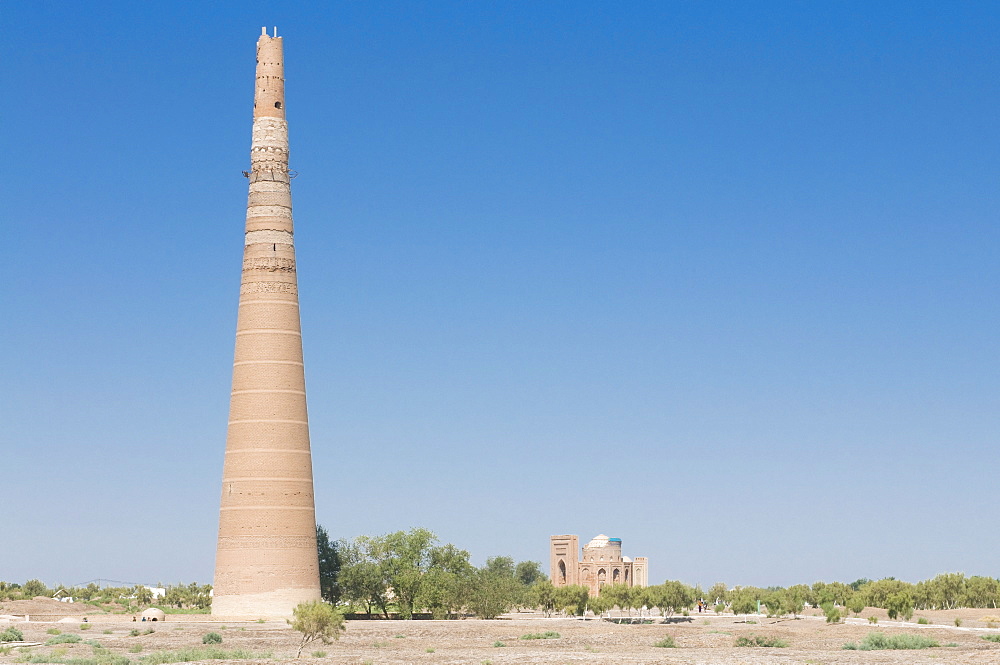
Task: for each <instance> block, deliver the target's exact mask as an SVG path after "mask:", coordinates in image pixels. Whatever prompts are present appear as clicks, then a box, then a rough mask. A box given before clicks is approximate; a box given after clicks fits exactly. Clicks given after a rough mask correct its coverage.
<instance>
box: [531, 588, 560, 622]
mask: <svg viewBox="0 0 1000 665" xmlns="http://www.w3.org/2000/svg"><path fill="white" fill-rule="evenodd" d="M530 598H531V604H532V605H534V606H535V607H537V608H538V609H540V610H542V612H544V613H545V616H546V617H550V616H552V613H553V612H554V611H555V609H556V588H555V586H554V585H553V584H552V582H551V581H550V580H541V581H539V582H535V584H533V585H532V587H531V594H530Z"/></svg>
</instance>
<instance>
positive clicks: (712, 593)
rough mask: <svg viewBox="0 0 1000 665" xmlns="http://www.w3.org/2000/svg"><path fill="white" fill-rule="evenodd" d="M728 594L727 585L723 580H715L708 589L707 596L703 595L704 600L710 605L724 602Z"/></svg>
mask: <svg viewBox="0 0 1000 665" xmlns="http://www.w3.org/2000/svg"><path fill="white" fill-rule="evenodd" d="M728 596H729V587H727V586H726V585H725V583H723V582H716V583H715V584H713V585H712V587H711V588H710V589H709V590H708V596H706V597H705V600H707V601H708V602H709V603H711V604H712V605H716V604H718V603H725V602H726V600H728Z"/></svg>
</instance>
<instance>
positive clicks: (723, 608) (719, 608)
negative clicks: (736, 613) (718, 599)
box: [714, 603, 726, 614]
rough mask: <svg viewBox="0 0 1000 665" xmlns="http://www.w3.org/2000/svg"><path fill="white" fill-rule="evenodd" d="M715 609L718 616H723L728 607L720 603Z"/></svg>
mask: <svg viewBox="0 0 1000 665" xmlns="http://www.w3.org/2000/svg"><path fill="white" fill-rule="evenodd" d="M714 609H715V613H716V614H722V613H723V612H725V611H726V606H725V605H723V604H722V603H719V604H718V605H716V606H715V608H714Z"/></svg>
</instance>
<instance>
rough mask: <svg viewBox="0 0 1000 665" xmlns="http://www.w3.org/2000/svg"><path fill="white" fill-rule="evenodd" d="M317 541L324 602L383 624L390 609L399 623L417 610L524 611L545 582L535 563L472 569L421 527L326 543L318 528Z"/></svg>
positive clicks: (505, 561)
mask: <svg viewBox="0 0 1000 665" xmlns="http://www.w3.org/2000/svg"><path fill="white" fill-rule="evenodd" d="M317 541H318V545H319V559H320V577H321V583H320V587H321V589H322V592H323V597H324V599H325V600H327V601H328V602H331V603H334V604H336V603H339V602H346V603H349V604H351V605H354V606H358V607H361V608H364V609H365V611H366V612H367V613H368V614H371V613H373V612H375V611H377V612H379V613H381V614H382V615H384V616H385V617H387V618H388V617H389V613H390V608H394V609H395V611H396V612H397V613H398V615H399V617H400V618H403V619H409V618H411V617H412V616H413V614H414V613H415V612H419V611H424V610H426V611H429V612H430V613H431V614H432V615H433V616H434V617H435V618H453V617H456V616H458V614H460V613H461V612H464V611H470V612H474V613H475V614H476V615H478V616H480V617H483V618H493V617H496V616H499V615H500V614H503V613H504V612H508V611H510V610H511V609H512V608H514V607H519V606H525V605H527V604H528V603H529V592H530V589H531V587H532V585H533V584H535V583H536V582H538V581H539V580H542V579H544V578H545V575H544V574H543V573H542V571H541V566H540V564H539V563H538V562H536V561H522V562H520V563H516V564H515V562H514V560H513V559H511V558H510V557H505V556H496V557H492V558H490V559H488V560H487V561H486V565H485V566H483V567H481V568H477V567H476V566H473V565H472V563H471V562H470V561H469V553H468V552H467V551H466V550H462V549H459V548H457V547H455V546H454V545H452V544H450V543H448V544H439V543H438V540H437V536H435V535H434V534H433V533H432V532H430V531H428V530H427V529H422V528H416V529H411V530H410V531H396V532H394V533H389V534H386V535H384V536H358V537H357V538H355V539H354V540H351V541H347V540H341V541H337V542H331V541H330V539H329V537H328V536H327V534H326V531H325V530H324V529H323V528H322V527H320V528H319V529H318V530H317Z"/></svg>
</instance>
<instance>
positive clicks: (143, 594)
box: [132, 584, 153, 607]
mask: <svg viewBox="0 0 1000 665" xmlns="http://www.w3.org/2000/svg"><path fill="white" fill-rule="evenodd" d="M132 595H134V596H135V602H136V603H138V605H139V606H140V607H149V604H150V603H151V602H153V592H152V591H150V590H149V587H147V586H143V585H141V584H137V585H136V586H135V588H133V589H132Z"/></svg>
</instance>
